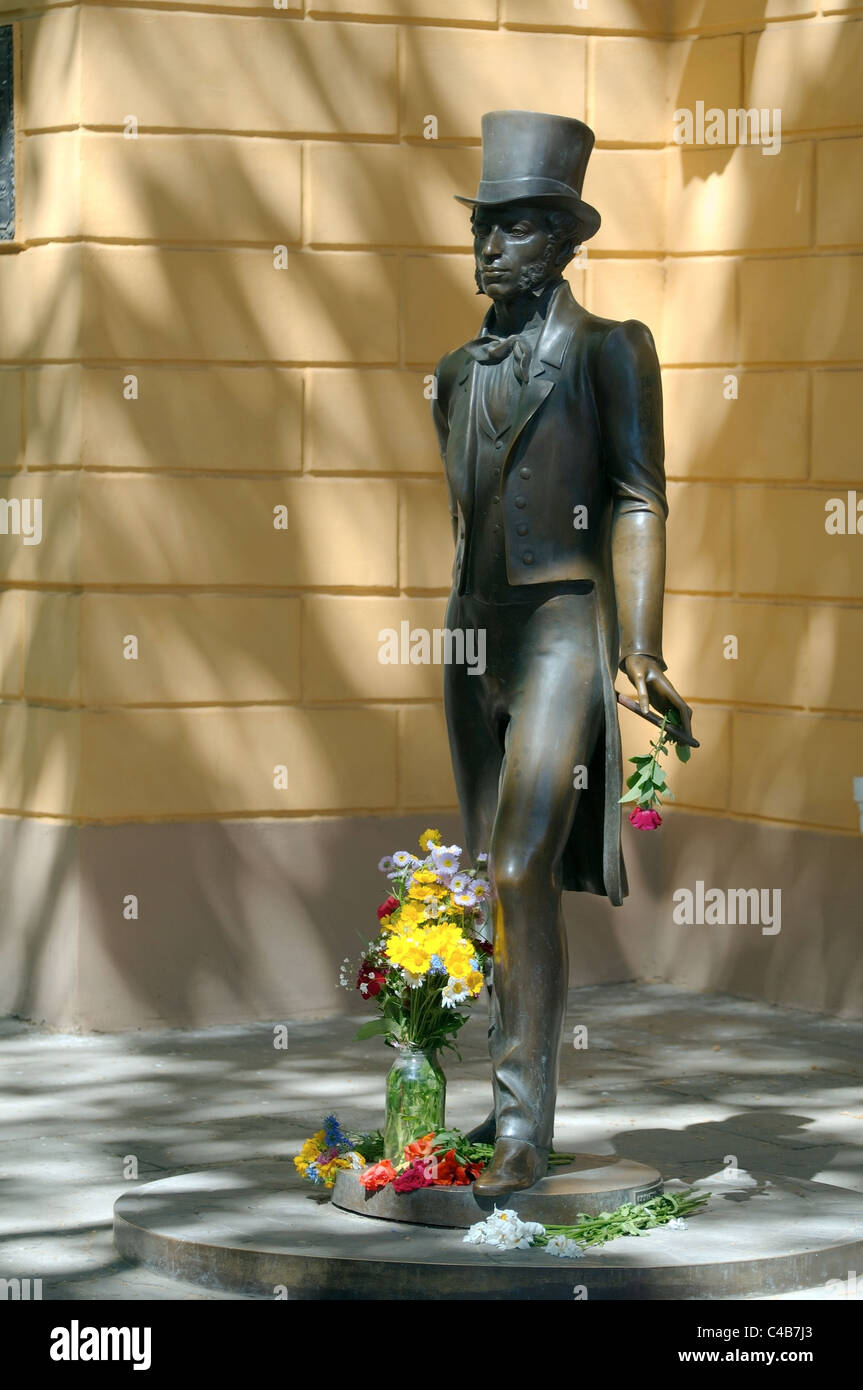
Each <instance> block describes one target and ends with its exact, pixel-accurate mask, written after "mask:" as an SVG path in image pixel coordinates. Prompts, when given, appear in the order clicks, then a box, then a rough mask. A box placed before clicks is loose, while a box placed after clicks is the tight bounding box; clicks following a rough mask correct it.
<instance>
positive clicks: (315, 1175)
mask: <svg viewBox="0 0 863 1390" xmlns="http://www.w3.org/2000/svg"><path fill="white" fill-rule="evenodd" d="M306 1177H307V1178H308V1180H309V1182H316V1183H318V1184H320V1183H322V1182H323V1178H322V1177H321V1175H320V1173H319V1172H318V1160H317V1159H316V1158H313V1159H312V1161H311V1163H310V1164H309V1166H308V1168H307V1169H306Z"/></svg>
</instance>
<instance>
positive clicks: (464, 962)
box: [441, 949, 471, 980]
mask: <svg viewBox="0 0 863 1390" xmlns="http://www.w3.org/2000/svg"><path fill="white" fill-rule="evenodd" d="M441 960H442V961H443V963H444V965H445V966H446V968H447V970H448V971H449V973H450V975H451V976H452V977H453V979H454V980H466V979H467V977H468V975H469V974H470V973H471V967H470V963H471V951H470V949H468V950H466V951H465V950H461V949H456V950H452V951H446V952H444V953H442V954H441Z"/></svg>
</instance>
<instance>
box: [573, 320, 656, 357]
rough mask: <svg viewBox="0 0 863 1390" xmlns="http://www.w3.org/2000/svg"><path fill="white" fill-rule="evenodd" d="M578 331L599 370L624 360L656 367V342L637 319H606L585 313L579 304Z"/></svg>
mask: <svg viewBox="0 0 863 1390" xmlns="http://www.w3.org/2000/svg"><path fill="white" fill-rule="evenodd" d="M576 307H577V308H578V309H580V311H581V312H580V317H579V321H578V324H577V327H578V329H579V331H580V332H581V333H582V334H584V336H585V338H586V339H587V346H588V352H589V354H590V356H591V357H592V359H593V362H594V366H595V367H596V368H597V369H598V370H599V371H600V372H601V373H605V372H607V371H609V370H610V371H611V372H614V371H615V369H616V368H620V367H622V366H623V365H624V364H626V365H628V366H631V367H633V368H636V369H640V370H642V371H645V370H651V371H652V370H653V369H654V367H656V368H657V369H658V359H657V353H656V344H655V342H654V341H653V334H652V333H651V331H650V329H649V328H648V326H647V324H646V323H642V322H641V320H640V319H606V318H601V317H600V316H599V315H598V314H591V313H588V311H587V310H586V309H582V308H581V306H580V305H577V306H576Z"/></svg>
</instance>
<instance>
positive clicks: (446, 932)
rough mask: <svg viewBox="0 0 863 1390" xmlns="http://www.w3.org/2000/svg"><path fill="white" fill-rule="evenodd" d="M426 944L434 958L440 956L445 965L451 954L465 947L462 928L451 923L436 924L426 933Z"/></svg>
mask: <svg viewBox="0 0 863 1390" xmlns="http://www.w3.org/2000/svg"><path fill="white" fill-rule="evenodd" d="M425 943H426V945H427V946H428V948H429V951H430V952H431V954H432V955H433V956H435V955H436V956H440V958H441V960H442V961H443V963H444V965H446V957H447V954H448V953H449V952H451V951H455V950H457V949H458V947H459V946H464V945H465V942H464V941H463V940H462V934H461V930H460V928H459V927H456V926H453V924H452V923H451V922H435V923H434V924H433V926H430V927H429V929H428V931H427V932H426V933H425Z"/></svg>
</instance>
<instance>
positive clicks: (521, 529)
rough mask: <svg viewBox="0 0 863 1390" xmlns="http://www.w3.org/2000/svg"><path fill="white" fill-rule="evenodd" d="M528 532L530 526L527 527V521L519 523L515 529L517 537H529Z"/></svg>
mask: <svg viewBox="0 0 863 1390" xmlns="http://www.w3.org/2000/svg"><path fill="white" fill-rule="evenodd" d="M527 532H528V525H527V522H526V521H520V522H519V523H518V525H517V526H516V528H515V534H516V535H517V536H526V535H527Z"/></svg>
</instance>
